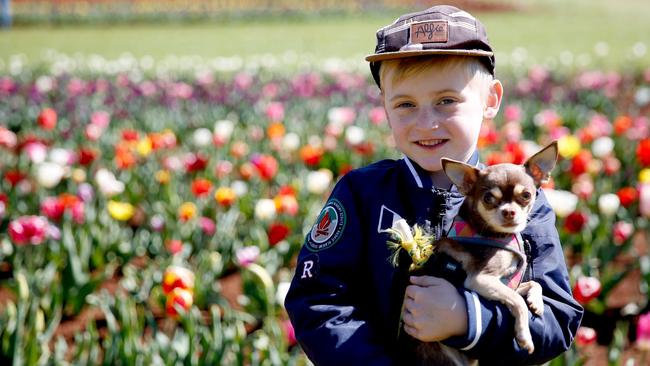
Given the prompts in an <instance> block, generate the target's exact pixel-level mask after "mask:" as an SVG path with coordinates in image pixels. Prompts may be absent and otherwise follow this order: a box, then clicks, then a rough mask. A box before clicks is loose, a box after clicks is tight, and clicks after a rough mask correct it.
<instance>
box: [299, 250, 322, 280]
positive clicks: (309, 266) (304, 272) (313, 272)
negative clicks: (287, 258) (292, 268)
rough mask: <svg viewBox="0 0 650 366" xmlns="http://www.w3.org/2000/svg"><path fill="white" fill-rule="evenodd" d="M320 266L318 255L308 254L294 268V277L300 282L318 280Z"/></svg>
mask: <svg viewBox="0 0 650 366" xmlns="http://www.w3.org/2000/svg"><path fill="white" fill-rule="evenodd" d="M319 272H320V265H319V263H318V254H310V255H308V256H306V257H305V258H303V259H302V260H301V261H300V262H298V266H297V267H296V276H298V278H299V279H300V282H310V281H312V280H315V279H316V278H318V274H319Z"/></svg>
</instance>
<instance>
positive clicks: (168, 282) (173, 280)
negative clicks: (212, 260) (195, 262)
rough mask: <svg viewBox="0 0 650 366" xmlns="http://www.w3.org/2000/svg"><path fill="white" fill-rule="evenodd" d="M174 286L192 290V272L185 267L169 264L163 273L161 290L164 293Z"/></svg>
mask: <svg viewBox="0 0 650 366" xmlns="http://www.w3.org/2000/svg"><path fill="white" fill-rule="evenodd" d="M175 288H181V289H183V290H187V291H190V292H191V291H194V273H193V272H192V271H190V270H189V269H187V268H184V267H178V266H171V267H169V268H167V269H166V270H165V273H164V274H163V283H162V290H163V293H164V294H165V295H167V294H169V293H170V292H172V290H173V289H175Z"/></svg>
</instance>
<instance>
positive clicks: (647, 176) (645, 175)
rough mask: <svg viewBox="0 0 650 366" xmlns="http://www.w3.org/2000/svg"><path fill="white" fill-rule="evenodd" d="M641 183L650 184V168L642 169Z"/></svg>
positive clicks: (640, 174) (640, 173)
mask: <svg viewBox="0 0 650 366" xmlns="http://www.w3.org/2000/svg"><path fill="white" fill-rule="evenodd" d="M639 183H650V168H645V169H641V171H640V172H639Z"/></svg>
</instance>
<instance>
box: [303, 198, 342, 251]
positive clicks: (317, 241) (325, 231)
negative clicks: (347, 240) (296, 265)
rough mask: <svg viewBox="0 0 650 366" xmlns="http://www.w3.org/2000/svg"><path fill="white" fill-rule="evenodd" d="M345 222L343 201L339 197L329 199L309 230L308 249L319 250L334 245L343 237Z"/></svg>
mask: <svg viewBox="0 0 650 366" xmlns="http://www.w3.org/2000/svg"><path fill="white" fill-rule="evenodd" d="M345 222H346V217H345V208H343V205H342V204H341V202H339V201H338V200H337V199H331V200H329V201H328V202H327V204H326V205H325V207H323V210H322V211H321V212H320V214H319V215H318V219H316V223H315V224H314V226H313V227H312V228H311V231H310V232H309V236H308V237H307V242H306V245H307V249H309V250H311V251H312V252H319V251H321V250H324V249H327V248H330V247H332V246H333V245H334V244H336V243H337V242H338V241H339V239H341V235H343V230H344V229H345Z"/></svg>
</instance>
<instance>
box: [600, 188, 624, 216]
mask: <svg viewBox="0 0 650 366" xmlns="http://www.w3.org/2000/svg"><path fill="white" fill-rule="evenodd" d="M620 205H621V200H620V199H619V198H618V196H617V195H616V194H614V193H605V194H603V195H602V196H600V197H598V210H599V211H600V213H602V214H603V215H605V216H612V215H614V214H615V213H616V211H618V208H619V207H620Z"/></svg>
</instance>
